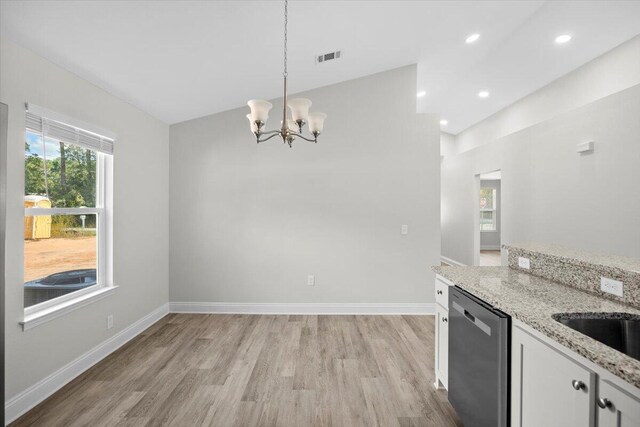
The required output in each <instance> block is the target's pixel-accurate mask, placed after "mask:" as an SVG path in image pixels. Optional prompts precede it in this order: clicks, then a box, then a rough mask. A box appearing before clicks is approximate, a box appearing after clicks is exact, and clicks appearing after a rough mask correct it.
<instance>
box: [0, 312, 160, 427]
mask: <svg viewBox="0 0 640 427" xmlns="http://www.w3.org/2000/svg"><path fill="white" fill-rule="evenodd" d="M168 313H169V305H168V304H164V305H162V306H160V307H158V308H157V309H155V310H154V311H152V312H151V313H149V314H147V315H146V316H144V317H143V318H142V319H140V320H138V321H137V322H135V323H133V324H131V325H130V326H128V327H127V328H125V329H123V330H122V331H120V332H118V333H117V334H115V335H114V336H112V337H110V338H109V339H107V340H106V341H104V342H102V343H101V344H99V345H97V346H96V347H94V348H92V349H91V350H89V351H88V352H86V353H85V354H83V355H82V356H80V357H78V358H77V359H75V360H74V361H72V362H70V363H69V364H67V365H65V366H63V367H62V368H60V369H58V370H57V371H56V372H54V373H53V374H51V375H49V376H48V377H46V378H44V379H42V380H41V381H39V382H37V383H36V384H34V385H32V386H31V387H29V388H27V389H26V390H24V391H22V392H21V393H18V394H17V395H15V396H14V397H12V398H11V399H9V400H7V401H6V402H5V405H4V409H5V424H9V423H10V422H12V421H14V420H15V419H17V418H18V417H19V416H21V415H22V414H24V413H25V412H27V411H28V410H30V409H31V408H33V407H34V406H36V405H37V404H39V403H40V402H42V401H43V400H45V399H46V398H47V397H49V396H51V395H52V394H53V393H55V392H56V391H58V390H59V389H60V388H62V387H63V386H64V385H66V384H67V383H69V382H70V381H71V380H73V379H74V378H76V377H77V376H78V375H80V374H82V373H83V372H84V371H86V370H87V369H89V368H91V367H92V366H93V365H95V364H96V363H98V362H99V361H101V360H102V359H104V358H105V357H107V356H108V355H109V354H111V353H113V352H114V351H116V350H117V349H118V348H120V347H122V346H123V345H124V344H126V343H127V342H128V341H129V340H131V339H132V338H134V337H136V336H137V335H139V334H140V333H142V332H143V331H144V330H145V329H147V328H148V327H149V326H151V325H153V324H154V323H156V322H157V321H158V320H160V319H162V318H163V317H164V316H166V315H167V314H168Z"/></svg>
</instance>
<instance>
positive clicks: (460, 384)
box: [449, 286, 511, 427]
mask: <svg viewBox="0 0 640 427" xmlns="http://www.w3.org/2000/svg"><path fill="white" fill-rule="evenodd" d="M510 333H511V318H510V317H509V316H508V315H507V314H505V313H503V312H501V311H499V310H497V309H495V308H493V307H492V306H491V305H489V304H487V303H486V302H484V301H482V300H481V299H479V298H477V297H475V296H473V295H471V294H470V293H468V292H466V291H464V290H462V289H460V288H458V287H457V286H456V287H451V288H450V290H449V402H451V404H452V405H453V407H454V408H455V410H456V412H457V413H458V416H459V417H460V419H461V420H462V422H463V423H464V425H465V427H507V426H508V425H509V422H510V419H509V418H510V413H509V403H510V396H509V395H510V393H509V383H510V378H509V375H510V366H509V365H510V363H509V359H510V353H511V349H510V344H511V337H510Z"/></svg>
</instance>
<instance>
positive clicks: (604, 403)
mask: <svg viewBox="0 0 640 427" xmlns="http://www.w3.org/2000/svg"><path fill="white" fill-rule="evenodd" d="M596 402H598V406H599V407H600V408H602V409H606V408H611V401H610V400H609V399H607V398H606V397H601V398H599V399H598V400H597V401H596Z"/></svg>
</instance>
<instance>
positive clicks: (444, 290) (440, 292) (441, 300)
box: [436, 279, 449, 310]
mask: <svg viewBox="0 0 640 427" xmlns="http://www.w3.org/2000/svg"><path fill="white" fill-rule="evenodd" d="M436 302H437V303H438V304H440V305H441V306H443V307H444V308H446V309H447V310H448V309H449V285H447V284H446V283H444V282H442V281H441V280H438V279H436Z"/></svg>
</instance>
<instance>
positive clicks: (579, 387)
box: [571, 380, 586, 390]
mask: <svg viewBox="0 0 640 427" xmlns="http://www.w3.org/2000/svg"><path fill="white" fill-rule="evenodd" d="M571 385H572V386H573V388H574V389H576V390H584V389H585V387H586V384H585V383H583V382H582V381H580V380H573V381H571Z"/></svg>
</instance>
